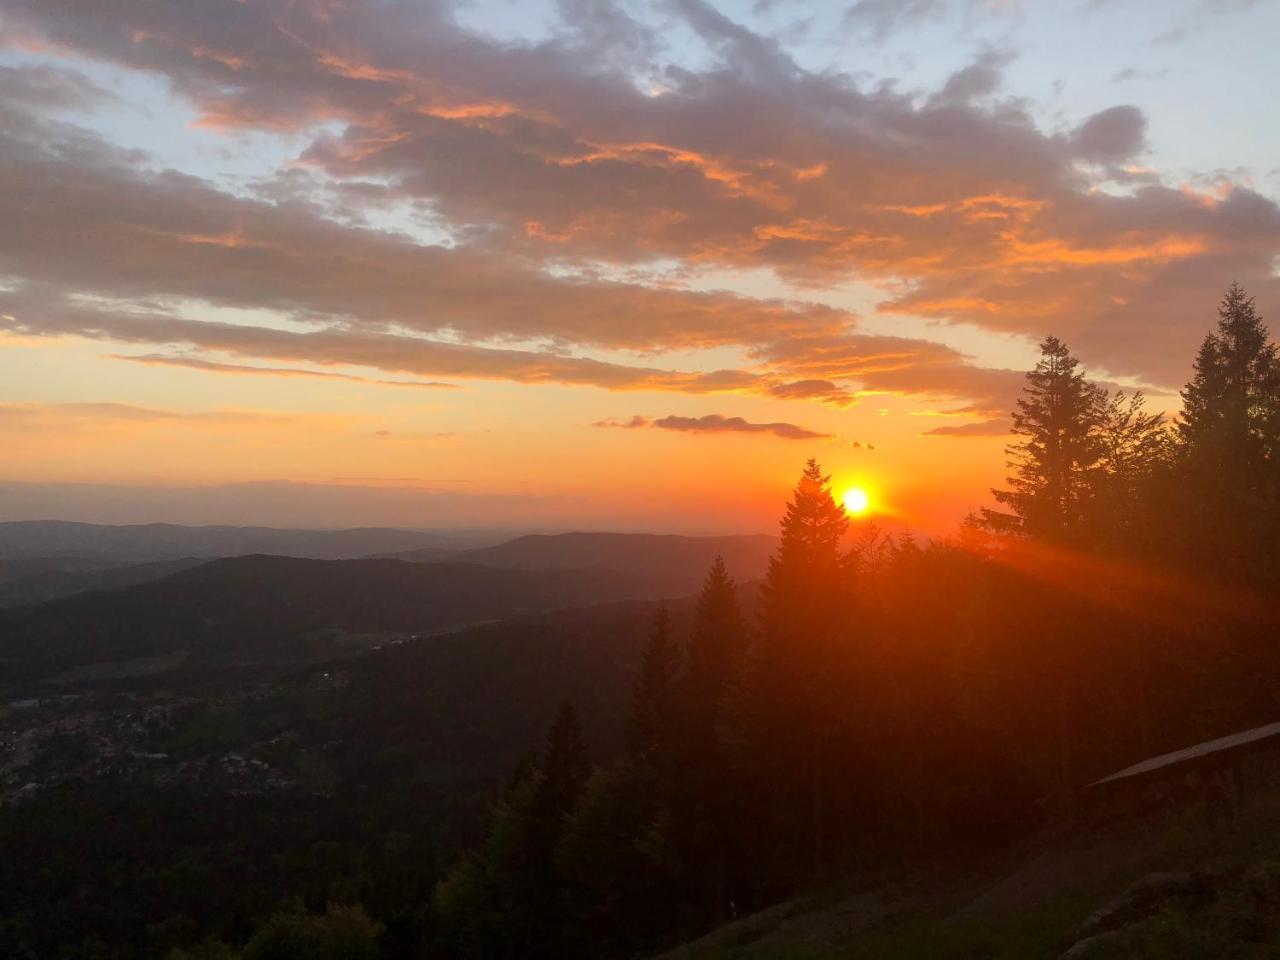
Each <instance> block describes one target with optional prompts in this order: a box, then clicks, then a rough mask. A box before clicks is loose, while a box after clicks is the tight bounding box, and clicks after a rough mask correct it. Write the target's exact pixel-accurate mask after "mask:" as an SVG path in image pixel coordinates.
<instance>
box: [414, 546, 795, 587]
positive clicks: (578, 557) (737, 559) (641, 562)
mask: <svg viewBox="0 0 1280 960" xmlns="http://www.w3.org/2000/svg"><path fill="white" fill-rule="evenodd" d="M777 544H778V541H777V538H776V537H772V536H766V535H763V534H758V535H746V536H726V537H685V536H678V535H675V534H649V533H560V534H530V535H528V536H523V537H516V538H515V539H514V540H508V541H507V542H505V543H500V544H497V545H495V546H491V547H482V548H479V549H474V550H463V551H459V552H456V553H449V554H442V553H441V552H440V551H438V550H431V549H428V550H415V551H409V552H404V553H397V554H394V555H393V556H394V557H395V558H396V559H399V560H411V561H414V562H418V563H438V562H440V561H441V560H450V561H464V562H466V563H478V564H483V565H485V566H488V567H499V568H502V569H509V570H565V569H570V568H574V567H578V568H595V569H606V570H615V571H618V572H620V573H629V574H633V575H636V576H641V577H645V578H648V579H650V580H651V581H655V582H658V581H661V582H663V583H670V584H672V585H673V587H674V588H675V589H677V590H679V591H680V592H690V591H692V590H694V589H697V585H698V584H699V583H700V582H701V580H702V578H703V577H704V576H705V575H706V572H707V569H708V568H709V567H710V566H711V563H712V561H714V560H715V558H716V557H717V556H722V557H724V561H725V565H726V566H727V567H728V568H729V573H730V574H731V575H733V576H734V577H735V578H736V579H738V580H739V581H740V582H746V581H749V580H755V579H758V578H760V577H762V576H764V574H765V571H766V569H767V568H768V565H769V557H770V556H771V555H772V553H773V551H774V550H775V549H776V547H777Z"/></svg>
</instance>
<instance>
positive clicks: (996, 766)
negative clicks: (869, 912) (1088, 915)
mask: <svg viewBox="0 0 1280 960" xmlns="http://www.w3.org/2000/svg"><path fill="white" fill-rule="evenodd" d="M1182 397H1183V405H1184V406H1183V411H1182V413H1181V414H1180V415H1179V416H1177V417H1176V418H1173V419H1169V418H1166V417H1163V416H1161V415H1160V414H1158V413H1154V412H1151V411H1149V410H1148V409H1147V406H1146V403H1145V401H1144V398H1143V396H1142V395H1141V393H1131V392H1126V391H1122V390H1114V391H1113V390H1108V389H1106V388H1105V387H1103V386H1100V385H1098V384H1095V383H1093V382H1091V381H1090V380H1089V379H1087V378H1086V376H1085V373H1084V371H1083V370H1082V369H1081V367H1080V365H1079V363H1078V362H1077V361H1076V359H1075V358H1074V357H1072V355H1071V353H1070V351H1069V349H1068V347H1067V345H1066V344H1064V343H1062V342H1061V341H1060V340H1058V339H1057V338H1055V337H1048V338H1046V339H1045V340H1044V342H1043V343H1042V344H1041V356H1040V359H1039V362H1038V363H1037V364H1036V366H1035V368H1034V369H1033V370H1032V371H1030V372H1029V373H1028V374H1027V379H1026V384H1025V388H1024V391H1023V394H1022V397H1021V399H1020V400H1019V401H1018V405H1017V410H1016V411H1014V421H1013V422H1014V426H1013V437H1012V441H1011V443H1010V445H1009V447H1008V455H1009V476H1008V479H1007V481H1006V483H1005V485H1004V486H1003V487H1002V488H1001V489H999V490H997V491H995V492H994V496H995V502H996V507H995V508H991V509H985V510H982V511H980V512H977V513H975V514H973V515H971V516H970V517H969V519H968V520H967V521H966V522H965V523H964V524H963V525H962V527H961V529H960V530H958V531H957V533H956V534H955V535H954V536H953V537H951V538H949V539H945V540H935V541H932V542H928V543H921V542H919V541H917V540H916V539H915V538H913V537H912V536H911V535H910V534H909V533H905V534H902V535H898V536H887V535H885V534H883V533H881V532H880V531H879V530H877V529H876V528H875V526H874V525H872V524H868V523H865V522H861V521H859V522H854V521H852V520H851V519H850V518H849V517H848V516H847V515H846V513H845V511H844V510H843V509H842V508H841V507H840V506H839V504H838V503H837V502H836V500H835V499H834V498H833V496H832V493H831V489H830V485H829V480H828V478H827V477H826V476H825V475H824V474H823V472H822V469H821V467H820V465H819V464H818V463H817V462H816V461H814V460H810V461H809V462H808V464H807V466H806V467H805V469H804V471H803V472H802V474H801V476H800V478H799V480H798V482H797V484H796V486H795V489H794V492H793V494H792V496H791V499H790V501H789V503H788V504H787V506H786V512H785V514H784V516H783V519H782V522H781V538H780V543H779V547H778V549H777V552H776V554H775V555H774V557H773V559H772V560H771V562H770V565H769V569H768V574H767V576H766V578H765V581H764V583H763V586H762V587H761V589H760V594H759V600H758V603H752V604H750V605H748V606H746V607H744V605H743V604H742V602H741V598H742V591H741V590H740V589H739V586H738V585H737V584H735V583H734V581H733V579H732V578H731V577H730V576H729V574H728V572H727V570H726V567H725V565H724V564H723V563H721V562H717V563H716V564H715V565H714V566H712V568H711V569H710V570H709V571H708V573H707V576H706V580H705V583H704V585H703V587H702V591H701V594H700V596H699V597H698V600H697V605H696V608H695V610H694V611H693V615H692V617H691V619H690V618H688V617H682V618H681V619H680V620H679V621H678V622H677V620H676V619H674V618H673V617H672V616H670V615H669V614H668V611H667V608H666V607H662V608H659V609H658V611H657V613H656V614H655V616H654V617H653V621H652V624H651V626H650V629H649V634H648V640H647V643H646V644H645V645H644V649H643V655H642V656H641V658H640V660H639V663H638V666H637V668H636V671H635V675H634V677H633V679H632V685H631V694H630V701H629V703H628V704H627V708H626V723H625V735H624V736H623V738H622V743H621V744H620V748H619V749H618V750H616V751H607V752H604V753H602V751H601V750H600V749H599V748H598V747H597V748H596V749H594V750H592V749H589V748H588V742H593V737H592V736H591V734H592V731H591V730H584V729H583V723H582V721H581V720H580V719H579V713H578V712H577V711H576V710H575V705H574V704H573V703H571V702H568V701H566V702H565V703H564V704H563V705H562V706H561V708H560V709H559V712H558V713H557V714H556V716H555V718H554V721H553V722H552V724H551V726H550V729H549V730H548V731H547V733H546V736H545V743H544V745H543V746H542V748H541V750H540V751H537V752H536V753H534V754H533V755H531V756H529V757H528V758H527V759H526V760H525V761H524V762H523V763H521V764H519V765H518V767H517V768H516V769H514V770H512V771H511V772H510V776H509V778H508V780H507V782H506V784H505V786H503V787H502V788H501V790H499V791H496V795H493V794H491V795H490V796H491V803H490V804H489V806H488V808H487V810H486V811H485V813H484V815H483V816H482V817H480V818H477V820H476V822H475V825H474V827H473V829H471V831H470V833H469V838H468V840H467V842H464V843H462V844H461V845H460V846H461V848H462V849H461V850H460V851H459V850H458V849H457V848H458V846H459V845H457V844H455V846H454V852H453V853H452V854H450V855H449V856H443V855H440V854H439V853H438V851H437V852H436V853H435V854H433V856H437V857H438V860H437V861H436V862H435V863H426V862H424V860H423V859H422V858H423V856H425V855H424V854H422V853H421V851H420V850H419V848H418V847H417V845H416V844H415V842H414V841H413V840H412V837H414V836H418V835H420V834H427V833H431V832H433V831H434V830H435V829H436V826H435V825H434V824H433V823H432V822H431V820H430V817H431V814H430V812H428V810H426V809H425V808H424V809H423V810H422V814H421V817H420V818H418V819H416V820H415V817H414V814H413V812H412V811H409V812H408V813H406V812H405V811H403V810H400V811H397V812H396V813H394V814H392V813H389V812H387V813H385V816H388V817H389V816H393V815H394V816H395V817H398V818H400V819H397V820H396V830H397V831H401V832H403V833H404V834H405V838H404V839H403V841H402V846H401V847H400V848H399V849H400V850H401V851H402V854H401V855H400V861H399V862H397V860H396V855H395V854H394V853H388V852H387V851H388V849H393V850H394V849H395V848H394V846H392V847H379V848H378V851H377V855H376V856H374V855H373V854H369V856H368V858H367V862H364V863H363V865H362V867H361V869H362V870H363V871H364V875H365V876H366V878H368V877H373V878H374V880H371V881H367V882H366V883H365V884H364V886H363V887H361V886H360V885H358V884H353V885H348V887H347V888H346V889H345V890H344V888H343V887H341V886H334V887H331V888H329V889H327V890H322V891H321V890H317V888H316V887H315V886H314V885H311V886H309V885H308V880H309V879H310V880H314V879H315V877H314V875H312V876H310V878H309V876H308V873H307V869H306V868H305V867H304V866H299V868H298V873H299V875H298V877H297V884H296V887H295V888H293V889H292V890H277V889H276V887H272V889H273V890H275V891H276V892H278V893H280V894H284V895H293V896H295V897H297V898H298V899H296V900H294V901H290V903H289V904H288V905H286V906H285V907H283V908H282V909H280V910H279V911H277V912H276V913H275V914H273V915H271V916H269V917H268V918H266V919H265V920H263V919H261V918H255V921H254V922H253V923H250V922H249V918H248V917H246V916H244V915H243V914H239V915H237V918H236V921H235V923H234V924H231V923H223V924H220V925H215V926H214V927H212V928H211V929H214V930H216V931H218V932H219V933H221V934H223V936H224V939H225V938H226V934H225V931H227V930H234V931H235V932H236V934H237V936H236V937H235V938H233V939H235V943H234V944H233V945H232V946H226V945H224V944H223V943H221V942H216V941H214V940H209V941H206V942H204V943H202V944H200V945H199V946H194V947H188V948H183V949H175V950H174V951H173V952H172V954H171V955H170V956H171V957H172V958H173V960H180V958H193V957H198V958H206V960H208V958H231V957H235V956H242V957H244V958H245V960H250V958H252V960H264V958H284V957H302V956H306V957H332V958H335V960H336V958H346V957H353V958H354V957H370V958H373V957H379V956H381V957H432V958H435V957H439V958H446V957H447V958H454V957H463V958H474V960H488V958H493V960H516V958H566V960H573V958H610V957H619V958H621V957H634V956H641V955H644V954H645V953H647V952H652V951H655V950H658V949H661V948H662V947H664V946H667V945H670V944H672V943H675V942H677V941H679V940H682V939H686V938H689V937H693V936H696V935H697V934H699V933H701V932H703V931H705V930H707V929H709V928H711V927H714V926H715V925H717V924H720V923H722V922H724V921H726V920H729V919H731V918H734V917H736V916H742V915H744V914H746V913H748V912H751V911H754V910H757V909H759V908H761V907H764V906H767V905H769V904H771V903H774V902H777V901H779V900H781V899H783V898H786V897H788V896H790V895H792V894H794V893H796V892H798V891H803V890H806V889H811V888H815V887H819V886H822V885H824V884H828V883H831V882H834V881H836V880H838V879H840V878H842V877H845V876H849V875H851V874H854V873H856V872H858V871H863V870H867V869H870V868H873V867H875V866H878V865H883V864H886V863H898V864H901V863H910V862H926V861H929V860H931V859H932V860H936V859H938V858H952V859H954V858H959V859H962V860H963V859H964V858H970V857H977V856H981V855H984V854H986V853H989V852H990V851H993V850H999V849H1002V848H1004V847H1006V846H1007V845H1009V844H1010V843H1012V842H1015V841H1017V840H1018V839H1020V838H1022V837H1025V836H1026V835H1028V834H1029V833H1030V832H1032V831H1035V830H1037V829H1039V828H1042V827H1044V826H1046V825H1052V826H1055V827H1056V828H1059V829H1069V828H1070V826H1071V825H1072V824H1073V823H1075V822H1077V820H1078V818H1079V817H1080V815H1081V814H1080V806H1081V791H1082V788H1083V787H1084V786H1085V785H1086V784H1087V783H1089V782H1091V781H1092V780H1094V779H1097V778H1098V777H1100V776H1103V775H1105V774H1107V773H1109V772H1112V771H1114V770H1115V769H1118V768H1119V767H1122V766H1124V765H1126V764H1128V763H1131V762H1133V761H1135V760H1137V759H1140V758H1142V757H1145V756H1149V755H1151V754H1154V753H1158V752H1161V751H1163V750H1168V749H1174V748H1177V747H1181V746H1185V745H1188V744H1190V743H1194V742H1196V741H1199V740H1203V739H1205V738H1207V737H1210V736H1214V735H1218V734H1222V733H1227V732H1231V731H1233V730H1237V729H1242V728H1245V727H1249V726H1252V725H1255V724H1259V723H1264V722H1269V721H1273V720H1275V719H1276V718H1277V714H1280V709H1278V707H1280V705H1278V704H1277V703H1276V699H1277V694H1276V689H1277V688H1276V684H1275V678H1276V676H1277V667H1280V663H1277V653H1276V643H1275V640H1276V633H1277V626H1278V624H1277V612H1278V609H1277V598H1278V597H1280V591H1278V589H1277V587H1278V584H1277V577H1280V543H1278V537H1280V358H1277V353H1276V347H1275V345H1274V344H1273V343H1272V342H1271V339H1270V337H1269V335H1268V332H1267V329H1266V327H1265V326H1264V324H1263V322H1262V319H1261V317H1260V316H1259V315H1258V313H1257V311H1256V309H1255V306H1254V303H1253V301H1252V300H1251V299H1250V298H1249V297H1248V296H1247V295H1246V293H1245V292H1244V291H1243V290H1241V289H1240V288H1239V287H1237V286H1234V285H1233V286H1232V287H1231V289H1230V290H1229V291H1228V292H1227V294H1226V296H1225V298H1224V299H1223V301H1222V303H1221V306H1220V308H1219V317H1218V322H1217V325H1216V328H1215V329H1214V330H1213V332H1211V333H1210V334H1209V335H1208V336H1207V337H1206V338H1205V341H1204V343H1203V345H1202V346H1201V348H1200V351H1199V353H1198V355H1197V356H1196V359H1195V368H1194V375H1193V377H1192V379H1191V381H1190V382H1189V383H1188V384H1187V385H1186V388H1185V389H1184V391H1183V393H1182ZM599 639H600V643H602V644H608V643H609V639H610V638H609V637H608V636H602V637H600V638H599ZM546 669H548V670H554V669H555V667H554V665H549V666H547V667H546ZM396 679H398V680H399V682H400V684H401V688H400V689H399V692H398V693H397V694H396V695H395V696H394V697H390V696H384V695H381V694H380V695H378V696H377V697H375V698H373V699H371V700H370V701H369V703H370V704H371V706H369V707H368V710H369V714H368V715H369V716H374V715H375V714H376V715H377V716H379V717H382V718H383V719H382V720H381V721H380V722H384V723H385V722H390V721H388V720H386V719H385V718H386V717H387V716H389V714H390V713H391V712H393V710H394V709H398V707H396V706H395V705H396V704H400V705H402V706H404V707H405V709H406V710H412V709H413V707H412V702H413V699H414V694H413V690H412V688H411V687H410V686H405V683H406V681H405V680H404V679H403V677H399V678H393V677H391V676H386V677H384V678H383V681H382V682H384V683H391V682H392V681H393V680H396ZM397 697H398V698H399V699H397ZM361 709H364V708H361ZM370 722H372V721H370ZM399 722H403V718H402V720H401V721H399ZM330 735H331V736H332V735H333V734H330ZM594 742H597V743H598V741H594ZM353 796H360V795H359V794H353ZM365 796H366V797H367V795H365ZM362 802H363V801H362ZM367 809H368V810H369V811H391V810H392V809H393V805H392V804H391V803H390V801H388V802H387V804H386V805H385V806H384V807H377V806H372V805H369V806H367ZM276 815H277V814H276V813H272V814H271V816H276ZM335 815H336V814H335V811H334V809H332V808H330V807H327V806H326V807H325V808H324V812H323V815H320V814H316V815H315V816H316V817H317V821H316V822H317V823H320V824H324V825H329V826H332V823H333V818H334V817H335ZM379 815H383V814H382V813H378V814H371V820H372V819H376V816H379ZM211 819H212V818H211ZM269 823H270V819H269V818H266V815H264V820H263V821H262V824H269ZM255 830H257V831H258V833H260V834H261V835H263V836H266V835H267V834H269V833H270V830H271V828H270V827H269V826H265V825H258V826H256V827H255ZM14 836H15V837H16V836H17V835H16V834H15V835H14ZM464 836H467V834H466V833H465V832H464ZM264 842H265V841H264ZM244 855H245V857H246V860H247V861H250V862H251V861H252V854H251V853H250V852H248V851H246V852H245V854H244ZM299 862H300V863H301V862H305V861H301V860H300V861H299ZM248 872H249V873H252V871H248ZM272 883H277V881H274V880H273V881H272ZM370 888H376V889H379V890H382V891H383V892H384V894H383V895H380V896H379V897H378V899H377V900H376V901H375V900H374V899H372V898H364V903H363V905H362V904H361V902H360V901H361V900H362V893H361V891H362V890H364V889H370ZM388 890H394V894H391V893H386V891H388ZM104 895H105V894H104ZM392 903H394V904H395V906H394V909H392V908H391V907H386V908H385V909H384V906H385V905H387V904H392ZM2 932H3V931H0V933H2ZM199 932H200V931H199V930H188V931H187V932H186V933H184V935H183V938H182V939H183V940H184V941H185V942H188V943H191V942H196V941H197V940H198V936H197V934H198V933H199ZM206 932H207V930H206ZM170 942H172V941H170ZM242 945H243V946H242ZM102 955H103V956H115V955H123V954H113V953H111V952H110V951H106V950H104V952H103V954H102Z"/></svg>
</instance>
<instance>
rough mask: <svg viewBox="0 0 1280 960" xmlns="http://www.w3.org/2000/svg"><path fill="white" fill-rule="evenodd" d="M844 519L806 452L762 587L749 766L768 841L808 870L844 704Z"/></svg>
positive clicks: (821, 836) (820, 831)
mask: <svg viewBox="0 0 1280 960" xmlns="http://www.w3.org/2000/svg"><path fill="white" fill-rule="evenodd" d="M848 527H849V518H848V516H847V514H846V513H845V512H844V510H843V509H842V508H841V507H840V505H839V504H838V503H836V500H835V498H834V497H833V496H832V495H831V487H830V478H829V477H827V476H824V475H823V473H822V469H821V468H820V467H819V466H818V463H817V461H816V460H813V459H810V460H809V461H808V463H807V464H806V466H805V469H804V472H803V473H802V474H801V476H800V481H799V483H798V484H797V485H796V489H795V492H794V493H793V495H792V499H791V501H790V502H789V503H788V504H787V512H786V514H785V516H784V517H783V519H782V531H781V533H782V536H781V542H780V543H779V546H778V552H777V553H776V554H775V555H774V556H773V558H772V559H771V560H770V562H769V571H768V575H767V576H766V579H765V583H764V586H763V588H762V591H761V601H762V611H761V628H760V643H759V651H758V655H757V657H756V658H755V662H754V681H753V691H752V698H751V700H752V702H751V705H750V709H751V713H752V726H753V728H754V739H755V741H756V757H755V758H754V762H755V766H756V768H757V770H756V771H755V772H756V773H757V774H759V773H763V772H764V771H767V775H768V777H769V778H770V782H769V783H768V784H767V785H763V786H764V789H766V790H768V791H769V792H771V793H772V794H773V795H774V800H775V802H774V804H773V806H774V817H775V828H776V829H777V830H779V831H780V833H779V835H778V836H777V837H776V838H775V840H776V842H775V843H774V846H775V848H776V850H777V851H779V852H780V853H781V852H783V851H789V856H791V857H792V858H793V860H794V863H793V869H800V870H803V871H806V872H808V873H810V874H811V875H815V874H821V873H822V871H823V870H824V867H825V857H826V839H825V837H826V827H827V822H826V821H827V813H826V809H827V802H828V797H827V786H826V784H827V780H828V769H827V767H828V761H829V751H830V741H831V738H832V734H833V731H834V730H835V729H837V728H838V727H839V726H840V724H841V717H840V716H839V714H840V713H841V711H842V708H843V703H842V702H841V694H840V691H839V683H838V680H837V677H838V676H839V674H840V673H841V672H842V670H843V669H844V666H845V665H844V664H843V663H841V662H837V657H836V656H835V653H836V648H835V639H836V636H837V633H838V628H840V627H842V626H843V624H844V622H845V617H844V616H843V615H844V614H845V613H846V612H847V611H846V609H845V600H846V596H845V591H844V588H845V565H844V563H843V558H842V556H841V552H840V548H841V542H842V541H843V539H844V536H845V533H846V532H847V530H848ZM784 855H787V854H784Z"/></svg>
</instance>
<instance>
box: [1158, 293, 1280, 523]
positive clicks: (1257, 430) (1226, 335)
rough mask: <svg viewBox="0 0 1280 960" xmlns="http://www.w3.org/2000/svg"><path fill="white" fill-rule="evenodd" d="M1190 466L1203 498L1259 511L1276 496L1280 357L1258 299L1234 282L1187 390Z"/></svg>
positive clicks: (1184, 420)
mask: <svg viewBox="0 0 1280 960" xmlns="http://www.w3.org/2000/svg"><path fill="white" fill-rule="evenodd" d="M1182 404H1183V410H1182V416H1181V417H1180V418H1179V421H1178V435H1179V438H1180V439H1181V442H1182V444H1181V451H1180V453H1181V454H1182V460H1183V463H1184V465H1185V467H1186V468H1187V470H1188V472H1189V473H1190V475H1191V478H1192V479H1193V481H1194V482H1195V483H1196V484H1197V485H1198V486H1199V487H1200V488H1201V493H1202V495H1209V496H1212V497H1213V498H1215V502H1217V503H1226V504H1230V505H1236V506H1246V505H1257V504H1258V503H1260V502H1261V501H1263V500H1264V499H1268V498H1271V497H1274V496H1275V494H1276V475H1275V473H1276V471H1275V464H1276V461H1277V455H1278V454H1280V450H1278V449H1277V448H1278V446H1280V358H1277V354H1276V345H1275V344H1274V343H1272V342H1271V338H1270V335H1269V334H1268V332H1267V328H1266V325H1265V324H1264V323H1263V322H1262V317H1261V316H1259V314H1258V311H1257V309H1256V308H1255V307H1254V302H1253V298H1252V297H1250V296H1249V295H1248V294H1246V293H1245V291H1244V290H1243V289H1242V288H1241V287H1240V285H1239V284H1235V283H1233V284H1232V285H1231V288H1230V289H1229V290H1228V291H1227V294H1226V296H1225V297H1223V299H1222V303H1221V304H1220V305H1219V307H1218V329H1217V331H1216V332H1214V333H1210V334H1209V335H1208V336H1206V337H1205V338H1204V342H1203V343H1202V344H1201V345H1200V352H1199V354H1197V356H1196V361H1195V374H1194V376H1193V377H1192V378H1191V382H1190V383H1188V384H1187V386H1186V389H1184V390H1183V391H1182Z"/></svg>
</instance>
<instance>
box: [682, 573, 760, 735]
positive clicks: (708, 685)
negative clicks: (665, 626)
mask: <svg viewBox="0 0 1280 960" xmlns="http://www.w3.org/2000/svg"><path fill="white" fill-rule="evenodd" d="M746 641H747V628H746V623H745V622H744V621H743V619H742V610H741V608H740V607H739V605H738V586H737V584H736V583H734V581H733V578H732V577H730V576H729V571H728V570H727V569H726V568H725V565H724V558H723V557H716V559H715V562H714V563H713V564H712V565H711V570H710V572H709V573H708V574H707V578H706V580H705V581H703V584H702V593H701V594H699V596H698V609H697V612H696V614H695V615H694V620H693V630H692V631H691V633H690V635H689V644H688V653H687V655H686V663H687V669H686V680H685V690H686V699H687V701H688V704H689V712H690V715H691V716H690V720H691V724H692V725H693V726H694V727H695V729H696V734H697V735H698V736H701V737H711V738H714V737H715V736H716V735H717V727H718V726H719V724H720V722H721V718H722V716H723V710H724V705H725V704H724V701H725V697H726V694H727V693H728V688H729V684H730V683H731V681H732V678H733V677H734V675H735V673H736V672H737V670H738V669H739V667H740V665H741V662H742V658H743V656H744V654H745V652H746ZM694 732H695V731H692V730H691V731H690V733H694Z"/></svg>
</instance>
